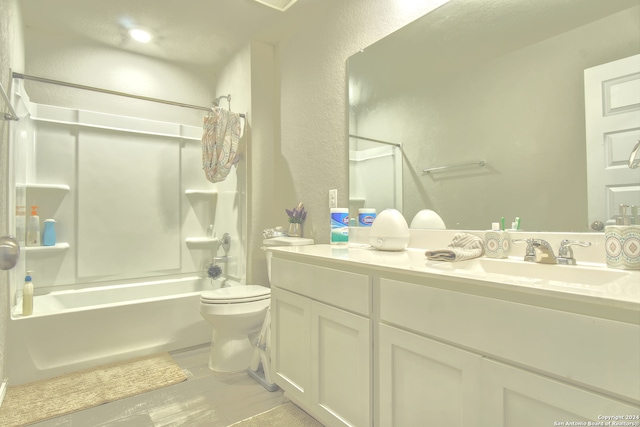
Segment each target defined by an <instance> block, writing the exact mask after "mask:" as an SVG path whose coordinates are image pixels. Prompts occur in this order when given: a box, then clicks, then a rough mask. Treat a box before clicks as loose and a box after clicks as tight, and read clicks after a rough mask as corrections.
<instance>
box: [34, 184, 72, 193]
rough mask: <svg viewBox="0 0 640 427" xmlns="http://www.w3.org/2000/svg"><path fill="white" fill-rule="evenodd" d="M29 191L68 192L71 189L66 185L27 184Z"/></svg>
mask: <svg viewBox="0 0 640 427" xmlns="http://www.w3.org/2000/svg"><path fill="white" fill-rule="evenodd" d="M24 187H25V188H26V189H27V190H58V191H64V192H67V191H69V190H71V187H69V186H68V185H65V184H25V185H24Z"/></svg>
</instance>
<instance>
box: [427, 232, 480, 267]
mask: <svg viewBox="0 0 640 427" xmlns="http://www.w3.org/2000/svg"><path fill="white" fill-rule="evenodd" d="M483 254H484V242H483V241H482V238H480V237H478V236H474V235H473V234H469V233H456V234H455V235H454V236H453V240H451V243H449V246H447V248H446V249H436V250H433V251H426V252H425V255H426V256H427V258H428V259H430V260H433V261H464V260H465V259H471V258H478V257H480V256H482V255H483Z"/></svg>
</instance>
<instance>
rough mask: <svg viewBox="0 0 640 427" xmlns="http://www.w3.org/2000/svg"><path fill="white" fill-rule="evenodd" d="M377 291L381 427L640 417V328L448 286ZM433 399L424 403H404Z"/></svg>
mask: <svg viewBox="0 0 640 427" xmlns="http://www.w3.org/2000/svg"><path fill="white" fill-rule="evenodd" d="M379 283H380V286H379V290H380V294H379V295H380V298H379V301H380V327H379V336H377V337H376V338H377V339H378V340H379V341H378V342H379V346H380V350H379V352H380V356H379V360H380V364H379V370H378V378H379V385H380V387H381V389H380V396H381V400H380V403H381V405H380V424H379V425H380V426H384V427H386V426H398V425H412V424H411V423H409V424H406V423H405V422H400V421H398V420H405V419H406V420H411V421H413V422H415V420H419V419H421V418H422V419H424V417H425V416H426V417H429V419H438V418H436V417H438V416H441V417H446V418H444V421H441V422H437V423H435V424H437V425H465V426H467V425H474V426H491V427H500V426H504V427H509V426H518V427H521V426H531V427H534V426H535V427H538V426H547V425H549V426H553V425H562V424H554V422H557V423H567V422H570V421H574V422H579V421H585V422H587V421H592V422H593V421H598V420H599V418H598V417H599V416H606V415H623V414H624V415H632V414H640V408H639V407H638V406H637V404H636V405H634V404H632V403H630V402H637V401H638V399H639V397H640V396H639V393H640V362H639V361H640V326H638V325H632V324H628V323H624V322H618V321H613V320H608V319H602V318H598V317H592V316H587V315H582V314H577V313H572V312H565V311H559V310H553V309H549V308H545V307H539V306H534V305H528V304H521V303H516V302H513V301H510V300H504V299H500V298H495V297H486V296H481V295H475V294H472V293H467V292H458V291H454V290H452V288H453V289H455V288H456V280H455V279H450V278H447V279H444V278H439V279H431V280H428V281H422V280H421V281H419V283H412V282H408V281H404V280H392V279H388V278H384V277H382V278H380V280H379ZM425 285H428V286H425ZM390 337H391V338H390ZM444 343H447V344H444ZM498 360H499V361H500V362H499V361H498ZM407 363H408V364H410V365H411V368H410V369H411V374H413V375H416V376H417V377H418V378H416V379H415V380H412V381H408V380H407V377H408V378H410V374H407V373H406V372H404V371H403V369H405V366H406V364H407ZM402 365H405V366H402ZM425 382H429V385H428V386H425V385H424V383H425ZM465 386H468V387H466V388H465ZM438 387H441V390H440V393H441V395H440V396H438V395H437V392H438ZM431 388H433V390H431ZM425 389H427V395H428V396H429V398H428V399H425V402H422V403H421V402H420V401H417V399H414V402H412V403H411V404H405V403H401V402H403V400H404V399H406V396H412V395H414V394H419V393H423V391H424V390H425ZM443 395H446V397H444V396H443ZM440 398H443V400H444V402H443V401H439V399H440ZM625 401H626V402H629V403H625ZM445 402H446V403H445ZM447 403H448V404H447ZM438 409H440V410H442V411H443V412H440V413H438V412H432V411H437V410H438ZM638 421H640V420H638ZM413 425H415V424H413ZM565 425H566V424H565ZM585 425H586V424H585Z"/></svg>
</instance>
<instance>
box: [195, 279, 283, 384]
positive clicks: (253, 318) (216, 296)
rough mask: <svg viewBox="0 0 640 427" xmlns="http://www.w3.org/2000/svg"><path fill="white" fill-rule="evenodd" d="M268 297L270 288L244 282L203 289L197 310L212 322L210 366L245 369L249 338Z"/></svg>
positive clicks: (255, 330)
mask: <svg viewBox="0 0 640 427" xmlns="http://www.w3.org/2000/svg"><path fill="white" fill-rule="evenodd" d="M270 301H271V289H269V288H267V287H264V286H256V285H246V286H231V287H228V288H220V289H214V290H211V291H205V292H203V293H202V295H201V296H200V314H201V315H202V317H203V318H204V319H205V320H206V321H207V322H209V323H210V324H211V325H212V326H213V335H212V337H211V352H210V353H209V369H211V370H213V371H217V372H237V371H242V370H245V369H247V367H248V366H249V363H250V362H251V356H252V355H253V345H252V342H253V340H254V339H255V337H256V335H257V333H258V332H259V331H260V329H261V327H262V322H263V321H264V317H265V314H266V312H267V309H268V308H269V303H270Z"/></svg>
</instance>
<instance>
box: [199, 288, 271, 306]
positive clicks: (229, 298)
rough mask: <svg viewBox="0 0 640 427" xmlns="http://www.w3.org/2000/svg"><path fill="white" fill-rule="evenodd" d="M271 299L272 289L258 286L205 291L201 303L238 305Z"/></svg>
mask: <svg viewBox="0 0 640 427" xmlns="http://www.w3.org/2000/svg"><path fill="white" fill-rule="evenodd" d="M270 297H271V289H270V288H267V287H265V286H258V285H245V286H231V287H228V288H220V289H214V290H211V291H205V292H203V293H202V294H201V295H200V302H202V303H203V304H238V303H246V302H253V301H262V300H265V299H269V298H270Z"/></svg>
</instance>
